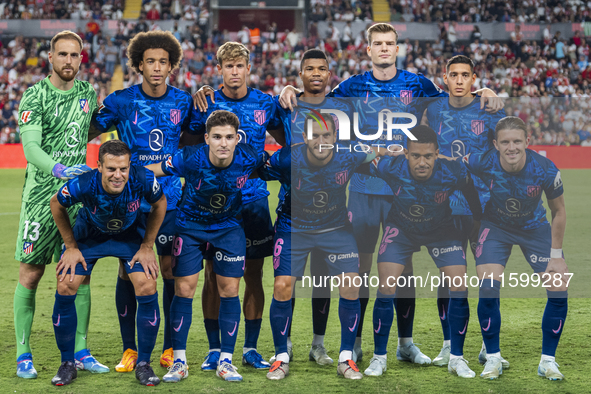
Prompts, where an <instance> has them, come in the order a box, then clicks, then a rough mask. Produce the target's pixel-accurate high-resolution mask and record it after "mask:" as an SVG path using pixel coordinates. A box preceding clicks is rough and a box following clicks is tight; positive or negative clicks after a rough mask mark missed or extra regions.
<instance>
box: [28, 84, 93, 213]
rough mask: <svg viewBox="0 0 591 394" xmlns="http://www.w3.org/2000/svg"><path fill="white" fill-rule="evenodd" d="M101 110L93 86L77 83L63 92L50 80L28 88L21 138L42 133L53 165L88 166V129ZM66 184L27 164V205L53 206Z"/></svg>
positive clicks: (43, 142) (46, 151)
mask: <svg viewBox="0 0 591 394" xmlns="http://www.w3.org/2000/svg"><path fill="white" fill-rule="evenodd" d="M96 110H97V97H96V93H95V91H94V88H93V87H92V85H91V84H90V83H88V82H85V81H79V80H74V87H72V88H71V89H70V90H67V91H64V90H59V89H57V88H56V87H55V86H53V84H52V83H51V82H50V81H49V77H47V78H45V79H44V80H42V81H40V82H38V83H37V84H35V85H33V86H31V87H30V88H28V89H27V90H26V91H25V93H24V94H23V98H22V100H21V102H20V105H19V121H18V124H19V128H20V132H21V134H23V133H27V132H28V131H35V130H36V131H38V132H39V131H40V132H41V133H42V139H41V149H42V150H43V151H44V152H45V153H47V155H48V156H49V158H50V159H51V160H53V161H56V162H58V163H61V164H63V165H65V166H67V167H71V166H74V165H76V164H85V163H86V145H87V142H88V128H89V126H90V121H91V118H92V115H93V113H94V112H95V111H96ZM63 183H64V182H63V181H61V180H60V179H58V178H55V177H53V176H52V174H51V173H47V172H45V171H42V170H41V169H39V168H37V167H36V166H35V165H33V164H32V163H28V164H27V170H26V174H25V185H24V187H23V196H22V201H23V202H29V203H33V204H49V201H50V199H51V196H52V195H53V194H55V193H56V192H57V191H58V189H59V188H60V186H61V185H63Z"/></svg>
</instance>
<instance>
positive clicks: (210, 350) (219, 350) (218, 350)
mask: <svg viewBox="0 0 591 394" xmlns="http://www.w3.org/2000/svg"><path fill="white" fill-rule="evenodd" d="M221 351H222V349H217V348H216V349H209V350H208V352H221Z"/></svg>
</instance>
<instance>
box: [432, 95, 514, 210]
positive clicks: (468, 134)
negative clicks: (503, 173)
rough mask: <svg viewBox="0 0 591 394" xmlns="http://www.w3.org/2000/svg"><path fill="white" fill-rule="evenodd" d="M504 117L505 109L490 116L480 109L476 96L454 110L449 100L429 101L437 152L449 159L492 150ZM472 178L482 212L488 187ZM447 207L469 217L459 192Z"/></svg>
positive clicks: (475, 177) (452, 197)
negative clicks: (499, 124)
mask: <svg viewBox="0 0 591 394" xmlns="http://www.w3.org/2000/svg"><path fill="white" fill-rule="evenodd" d="M505 116H506V114H505V111H504V110H501V111H498V112H496V113H489V112H486V111H485V110H484V109H480V97H479V96H477V97H475V98H474V99H473V100H472V102H471V103H470V104H468V105H466V106H464V107H454V106H452V105H450V103H449V99H444V98H439V99H432V100H428V106H427V120H428V121H429V126H430V127H431V128H432V129H433V130H435V132H436V133H437V140H438V142H439V153H441V154H442V155H445V156H448V157H454V158H456V157H464V156H466V155H467V154H469V153H483V152H486V151H488V150H489V149H491V148H493V143H492V141H493V138H494V131H495V127H496V125H497V123H498V122H499V120H501V119H502V118H504V117H505ZM472 179H473V180H474V186H475V187H476V190H477V191H478V196H479V197H480V203H481V204H482V207H483V209H484V207H485V205H486V203H487V201H488V200H489V199H490V193H489V191H488V187H486V185H485V184H484V182H482V180H481V179H480V178H479V177H477V176H474V177H472ZM450 206H451V209H452V212H453V214H454V215H472V212H471V211H470V207H468V202H467V201H466V198H465V197H464V195H463V194H462V193H460V192H455V193H454V194H453V195H452V196H451V197H450Z"/></svg>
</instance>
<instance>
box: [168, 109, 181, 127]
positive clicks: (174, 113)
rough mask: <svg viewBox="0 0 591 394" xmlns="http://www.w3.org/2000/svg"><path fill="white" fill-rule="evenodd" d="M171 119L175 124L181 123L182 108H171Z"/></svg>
mask: <svg viewBox="0 0 591 394" xmlns="http://www.w3.org/2000/svg"><path fill="white" fill-rule="evenodd" d="M170 121H171V122H172V123H174V124H175V125H177V124H179V122H180V121H181V110H180V109H171V110H170Z"/></svg>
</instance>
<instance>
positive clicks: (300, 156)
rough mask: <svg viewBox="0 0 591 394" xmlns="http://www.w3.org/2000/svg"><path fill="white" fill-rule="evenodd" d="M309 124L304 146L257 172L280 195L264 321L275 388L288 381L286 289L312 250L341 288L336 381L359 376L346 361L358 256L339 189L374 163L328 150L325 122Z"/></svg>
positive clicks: (356, 308) (355, 315) (330, 124)
mask: <svg viewBox="0 0 591 394" xmlns="http://www.w3.org/2000/svg"><path fill="white" fill-rule="evenodd" d="M312 119H313V118H312V117H311V116H307V117H306V118H305V122H306V129H307V131H308V133H305V134H304V135H303V138H304V143H303V144H296V145H293V146H291V147H289V146H286V147H284V148H282V149H281V150H280V151H278V152H276V153H275V154H274V155H273V157H272V158H271V159H270V160H269V162H268V164H267V165H266V167H265V168H264V169H263V170H262V171H261V176H262V177H263V178H265V179H268V180H271V179H276V180H279V181H281V183H282V184H283V185H285V186H286V189H287V190H286V196H285V200H284V201H283V204H282V209H281V213H280V215H279V217H278V220H277V231H276V233H275V239H274V242H275V249H274V253H273V268H274V269H275V285H274V291H273V301H272V303H271V310H270V312H269V317H270V320H271V330H272V332H273V341H274V343H275V349H276V350H275V352H276V361H275V362H274V363H273V365H272V366H271V369H270V370H269V373H268V374H267V378H269V379H271V380H280V379H283V378H285V376H287V374H288V373H289V355H288V353H287V336H286V333H287V330H288V326H289V323H290V321H291V317H292V309H291V297H292V292H293V286H294V284H295V281H296V278H297V277H299V276H302V275H303V274H304V269H305V267H306V261H307V259H308V254H309V253H310V252H311V251H312V250H314V249H318V250H320V251H321V252H322V255H324V256H326V261H325V262H324V264H327V265H328V271H329V274H330V275H332V276H338V277H340V278H342V280H343V281H342V283H341V285H340V287H339V293H340V301H339V318H340V321H341V351H340V354H339V362H338V366H337V374H338V375H342V376H344V377H345V378H346V379H361V378H362V377H363V375H362V374H361V373H360V372H359V369H358V368H357V365H356V364H355V362H354V361H353V360H352V358H353V345H354V344H355V335H356V331H357V326H358V323H359V321H360V320H359V313H360V305H359V298H358V297H359V290H358V287H357V286H355V285H351V283H356V281H355V279H359V274H358V270H359V254H358V253H357V246H356V244H355V242H354V239H353V234H352V229H351V224H350V222H349V220H348V216H347V208H346V198H347V197H346V187H347V183H348V181H349V179H350V175H351V174H352V173H353V172H354V171H355V170H356V169H357V168H358V167H359V166H360V165H361V164H363V163H369V162H370V161H371V160H373V159H374V158H375V156H376V155H375V154H374V153H365V152H355V151H353V152H349V151H348V150H346V149H335V148H334V147H335V146H336V141H337V134H336V126H335V124H334V121H333V119H332V117H330V116H328V117H326V118H324V119H323V120H324V122H322V123H317V122H314V121H313V120H312ZM340 148H344V147H343V146H340ZM292 181H293V183H292ZM292 185H293V187H292Z"/></svg>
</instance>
